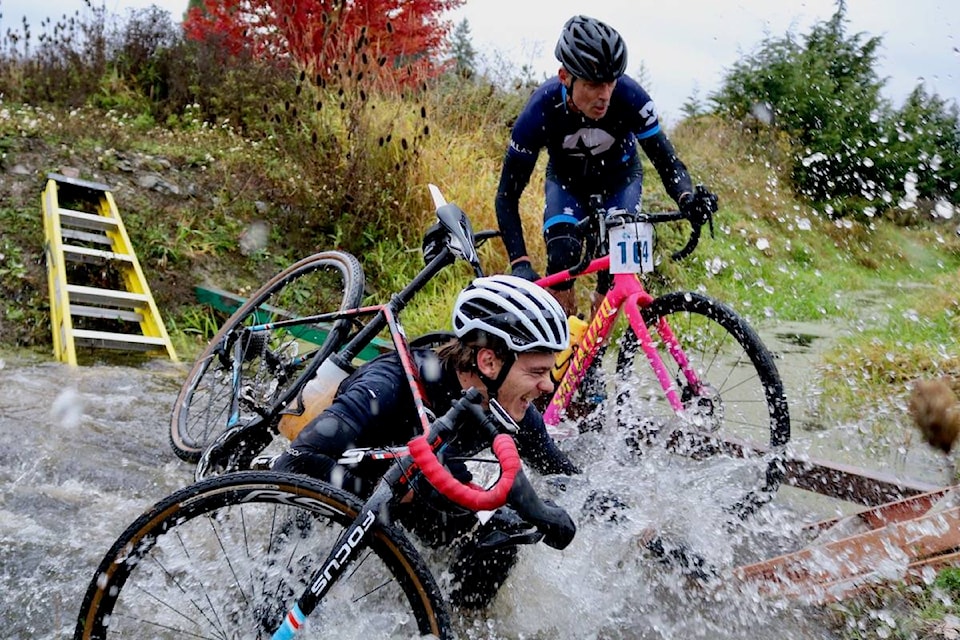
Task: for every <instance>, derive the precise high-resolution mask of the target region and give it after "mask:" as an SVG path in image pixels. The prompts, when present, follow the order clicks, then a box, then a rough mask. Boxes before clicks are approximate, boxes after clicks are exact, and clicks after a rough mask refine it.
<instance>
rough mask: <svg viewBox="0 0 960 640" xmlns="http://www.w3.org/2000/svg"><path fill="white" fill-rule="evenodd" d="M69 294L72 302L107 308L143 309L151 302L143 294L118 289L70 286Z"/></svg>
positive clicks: (68, 287) (68, 288)
mask: <svg viewBox="0 0 960 640" xmlns="http://www.w3.org/2000/svg"><path fill="white" fill-rule="evenodd" d="M67 293H68V294H69V295H70V300H71V301H72V302H79V303H80V304H97V305H103V306H105V307H106V306H110V307H121V308H124V309H136V308H137V307H143V306H145V305H146V304H147V301H148V300H149V297H148V296H146V295H144V294H142V293H131V292H129V291H117V290H116V289H98V288H96V287H84V286H82V285H78V284H68V285H67Z"/></svg>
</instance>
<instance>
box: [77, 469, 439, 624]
mask: <svg viewBox="0 0 960 640" xmlns="http://www.w3.org/2000/svg"><path fill="white" fill-rule="evenodd" d="M361 508H362V503H361V502H360V500H359V499H358V498H357V497H356V496H354V495H352V494H349V493H347V492H345V491H342V490H340V489H337V488H335V487H333V486H331V485H329V484H326V483H324V482H320V481H318V480H314V479H311V478H307V477H304V476H299V475H295V474H287V473H276V472H246V473H234V474H229V475H225V476H216V477H213V478H210V479H207V480H204V481H201V482H199V483H196V484H194V485H191V486H189V487H186V488H184V489H181V490H179V491H177V492H176V493H173V494H171V495H170V496H168V497H166V498H164V499H163V500H161V501H160V502H158V503H157V504H156V505H154V506H153V507H152V508H150V509H149V510H148V511H146V512H145V513H144V514H143V515H141V516H140V517H139V518H137V520H136V521H134V522H133V523H132V524H131V525H130V526H129V527H128V528H127V529H126V530H125V531H124V532H123V533H122V534H121V535H120V537H119V538H117V540H116V542H114V543H113V545H112V546H111V547H110V550H109V551H108V552H107V554H106V555H105V556H104V557H103V560H102V561H101V563H100V565H99V567H98V568H97V570H96V573H95V574H94V576H93V578H92V580H91V581H90V584H89V586H88V588H87V591H86V593H85V595H84V598H83V604H82V606H81V609H80V613H79V616H78V619H77V627H76V631H75V635H74V638H75V639H76V640H93V639H98V640H103V639H106V638H122V637H152V638H184V637H222V638H241V637H242V638H254V637H256V638H260V637H269V634H270V633H272V632H273V631H274V630H276V628H277V627H279V625H280V623H281V622H282V621H283V617H284V615H285V614H286V612H287V611H288V610H289V609H290V607H292V606H293V604H294V603H295V602H296V599H297V598H298V597H299V595H300V594H301V593H302V592H303V591H304V590H305V589H306V587H307V585H308V584H309V581H310V578H311V575H312V573H313V572H314V571H315V570H316V569H317V568H318V567H319V566H320V563H321V562H323V561H324V560H325V559H326V557H327V554H328V553H329V552H330V551H331V550H332V549H333V548H335V546H336V545H338V544H341V541H340V536H341V534H342V533H343V531H344V529H345V528H346V527H347V526H349V525H350V524H351V523H352V522H353V521H354V519H355V518H356V516H357V514H358V513H359V511H360V509H361ZM368 540H369V544H368V545H367V546H366V548H365V549H363V550H362V551H361V552H360V557H359V558H357V559H355V560H354V561H353V562H352V563H351V565H350V567H349V568H348V569H347V571H346V572H345V573H344V574H343V575H342V576H341V577H340V579H339V580H338V581H337V582H336V583H335V584H334V585H333V587H331V591H330V592H328V593H327V594H326V596H325V597H324V599H323V601H322V602H321V603H320V605H319V606H318V608H317V609H316V610H315V611H314V612H313V614H312V615H311V616H310V617H309V618H308V619H307V622H306V623H305V624H304V625H303V627H302V628H301V629H300V631H299V632H298V634H297V637H298V638H302V639H303V640H309V639H310V638H320V637H324V638H328V637H336V638H346V639H349V638H360V637H363V638H372V637H376V638H385V637H403V638H409V637H412V636H419V635H426V634H432V635H433V636H434V637H438V638H450V637H452V631H451V629H450V616H449V612H448V611H447V609H446V605H445V603H444V600H443V596H442V594H441V591H440V589H439V587H438V585H437V583H436V580H435V579H434V577H433V575H432V574H431V573H430V571H429V569H428V568H427V566H426V564H425V563H424V561H423V559H422V557H421V556H420V555H419V553H418V552H417V550H416V549H415V548H414V546H413V545H412V543H411V542H410V540H409V539H408V538H407V537H406V536H405V535H404V533H403V532H402V531H401V530H399V529H398V528H397V527H395V526H393V525H390V524H384V523H383V522H382V521H381V520H380V519H378V522H377V524H375V525H374V527H373V528H372V529H371V531H370V535H369V537H368Z"/></svg>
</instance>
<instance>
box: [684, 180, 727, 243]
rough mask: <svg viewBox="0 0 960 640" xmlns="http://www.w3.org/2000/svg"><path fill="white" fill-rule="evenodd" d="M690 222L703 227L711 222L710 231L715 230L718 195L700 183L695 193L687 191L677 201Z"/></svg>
mask: <svg viewBox="0 0 960 640" xmlns="http://www.w3.org/2000/svg"><path fill="white" fill-rule="evenodd" d="M677 204H678V205H679V206H680V211H682V212H683V213H684V214H685V215H686V216H687V219H688V220H690V224H692V225H694V226H696V227H702V226H703V225H704V224H706V223H710V231H711V233H712V232H713V214H714V213H716V211H717V196H716V194H714V193H711V192H710V191H709V190H708V189H707V188H706V187H705V186H703V185H702V184H698V185H697V186H696V188H695V189H694V191H693V193H685V194H683V196H681V197H680V201H679V202H678V203H677Z"/></svg>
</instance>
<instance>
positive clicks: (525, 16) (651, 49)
mask: <svg viewBox="0 0 960 640" xmlns="http://www.w3.org/2000/svg"><path fill="white" fill-rule="evenodd" d="M97 2H98V0H94V3H97ZM151 4H156V5H158V6H160V7H162V8H164V9H166V10H167V11H169V12H170V13H171V14H172V15H173V16H174V18H176V19H179V17H180V16H181V15H182V13H183V12H184V11H185V10H186V6H187V0H153V1H151V0H106V2H105V6H106V7H107V10H108V11H110V12H112V13H116V14H118V15H121V16H122V15H124V14H125V12H126V9H127V8H130V7H146V6H149V5H151ZM51 5H54V6H55V7H56V8H55V9H54V8H53V7H52V6H51ZM83 7H84V5H83V2H82V1H81V0H59V1H58V2H57V3H47V2H38V1H37V0H0V13H2V19H0V27H2V30H3V31H4V32H5V31H6V30H7V28H8V27H10V26H14V25H16V24H19V22H20V20H21V19H22V17H23V16H27V18H28V22H29V23H30V24H32V25H39V23H40V19H41V18H43V17H47V16H49V17H59V16H60V15H63V14H64V13H67V14H72V13H73V12H74V11H75V10H77V9H81V10H82V9H83ZM835 10H836V3H835V2H834V0H803V1H801V0H693V1H690V0H666V1H664V2H656V3H654V2H642V1H638V0H589V1H584V0H468V1H467V3H466V5H465V6H464V7H463V8H461V9H459V10H458V11H456V12H455V13H454V14H452V15H451V18H452V19H453V20H454V21H457V22H458V21H459V20H461V19H462V18H466V19H467V20H468V21H469V24H470V28H471V33H472V41H473V44H474V46H475V47H476V48H477V50H478V51H479V52H480V53H481V54H482V56H483V58H484V59H486V60H489V61H491V62H496V61H497V60H498V59H502V60H506V61H509V62H510V63H513V64H515V65H516V67H517V69H519V68H520V66H521V65H524V64H526V65H529V66H530V67H531V68H532V69H533V70H534V72H535V74H536V75H537V77H538V78H539V77H540V75H541V74H550V75H552V74H554V73H556V70H557V67H558V63H557V61H556V59H555V58H554V57H553V47H554V44H555V43H556V40H557V37H558V35H559V33H560V30H561V28H562V27H563V23H564V22H565V21H566V19H567V18H569V17H570V16H571V15H574V14H576V13H586V14H588V15H592V16H593V17H596V18H599V19H601V20H604V21H606V22H608V23H609V24H610V25H611V26H613V27H614V28H616V29H617V30H618V31H620V33H621V34H623V36H624V38H625V40H626V42H627V49H628V52H629V61H628V65H627V70H628V73H631V74H634V75H636V74H637V73H638V71H639V70H640V69H641V64H642V66H643V69H644V78H645V81H646V88H647V90H648V91H649V92H650V93H651V95H652V96H653V99H654V100H655V101H656V103H657V105H658V107H659V109H660V112H661V113H662V114H663V116H664V117H665V118H666V119H667V121H671V120H674V121H675V120H676V119H678V118H679V116H680V107H681V106H682V105H683V103H684V102H685V101H686V100H687V99H688V98H690V97H691V96H692V95H694V94H695V93H696V94H697V95H699V97H700V98H701V100H702V99H705V98H706V96H707V95H708V94H709V93H710V92H712V91H714V90H716V89H717V88H718V87H719V85H720V82H721V80H722V78H723V74H724V71H725V70H727V69H729V68H730V67H731V66H732V65H733V64H734V63H735V62H737V61H738V60H739V59H741V58H742V57H743V56H744V55H746V54H749V53H752V52H755V51H756V49H757V46H758V45H759V44H760V42H761V41H762V40H763V39H764V37H766V36H770V37H776V38H779V37H781V36H783V35H784V34H786V33H787V32H788V31H790V32H792V33H794V34H798V35H800V34H805V33H807V32H809V29H810V26H811V25H812V24H813V23H815V22H818V21H824V20H827V19H829V17H830V16H831V15H832V14H833V13H834V12H835ZM847 17H848V24H847V34H848V35H851V34H854V33H859V32H865V33H866V34H868V35H871V36H881V37H882V38H883V48H882V49H881V50H880V60H879V63H878V66H877V67H876V71H877V72H878V74H879V75H880V76H881V77H886V78H887V86H886V92H885V93H886V96H887V97H888V98H889V99H891V100H892V101H893V102H894V104H895V105H896V106H899V105H900V104H901V103H902V102H903V99H904V98H905V97H906V96H907V94H908V93H909V92H910V91H911V90H912V89H913V88H914V87H915V86H916V85H917V83H918V82H919V81H921V80H923V81H924V82H925V83H926V86H927V88H928V90H931V91H936V92H937V93H939V94H940V95H941V96H942V97H944V98H950V99H953V100H955V101H957V102H958V103H960V2H957V0H948V1H940V0H912V1H909V2H904V1H903V0H848V2H847Z"/></svg>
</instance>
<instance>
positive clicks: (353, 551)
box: [271, 482, 393, 640]
mask: <svg viewBox="0 0 960 640" xmlns="http://www.w3.org/2000/svg"><path fill="white" fill-rule="evenodd" d="M392 498H393V491H392V489H391V488H390V485H389V484H387V483H386V482H381V483H380V484H379V485H378V487H377V489H376V491H374V493H373V495H372V496H370V499H369V500H367V501H366V502H365V503H364V505H363V509H361V510H360V513H359V514H358V515H357V518H356V519H355V520H354V521H353V522H352V523H351V524H350V526H349V527H347V529H346V530H345V531H344V532H343V534H342V535H341V536H340V539H339V540H338V541H337V544H336V545H335V546H334V548H333V550H332V551H331V552H330V554H329V555H328V556H327V558H326V560H324V562H323V564H321V565H320V568H319V569H318V570H317V571H316V572H315V573H314V574H313V575H312V576H311V577H310V583H309V586H308V587H307V590H306V591H304V592H303V594H302V595H301V596H300V598H299V599H298V600H297V603H296V604H295V605H294V606H293V608H292V609H290V610H289V611H287V613H286V615H285V616H284V617H283V623H282V624H281V625H280V628H278V629H277V630H276V631H275V632H274V633H273V635H272V636H271V638H272V640H292V638H293V637H294V636H296V634H297V631H299V630H300V627H302V626H303V623H304V622H306V619H307V616H309V615H310V614H311V613H313V611H314V609H316V608H317V605H318V604H320V601H321V600H323V597H324V596H325V595H326V594H327V592H328V591H329V590H330V588H331V587H332V586H333V585H334V584H335V583H336V581H337V580H338V579H339V578H340V576H342V575H343V574H344V572H345V571H346V569H347V566H348V565H349V564H350V562H351V561H352V560H353V559H354V558H355V557H356V556H357V553H358V552H359V551H361V550H362V549H363V547H364V544H365V540H366V539H367V536H368V535H369V534H370V531H371V529H372V528H373V526H374V525H375V524H376V522H377V517H378V515H379V514H380V513H381V511H382V510H383V508H384V507H385V506H386V505H387V503H388V502H389V501H390V500H391V499H392Z"/></svg>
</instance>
